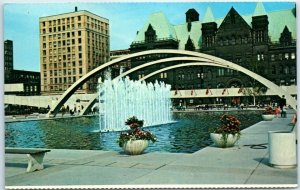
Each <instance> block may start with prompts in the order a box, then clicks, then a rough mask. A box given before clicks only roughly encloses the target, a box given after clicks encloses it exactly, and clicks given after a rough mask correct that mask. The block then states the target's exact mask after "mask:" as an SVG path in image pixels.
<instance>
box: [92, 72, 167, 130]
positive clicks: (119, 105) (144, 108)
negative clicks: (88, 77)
mask: <svg viewBox="0 0 300 190" xmlns="http://www.w3.org/2000/svg"><path fill="white" fill-rule="evenodd" d="M100 80H101V79H100ZM170 91H171V86H170V85H167V84H165V83H163V82H158V81H155V83H154V84H153V83H146V82H144V81H132V80H129V78H128V77H126V78H123V79H119V80H111V79H110V78H109V77H106V79H105V80H104V82H103V83H99V86H98V94H99V123H100V131H101V132H108V131H122V130H126V129H128V126H125V123H124V122H125V120H126V119H127V118H129V117H132V116H136V117H137V118H139V119H142V120H144V126H145V127H147V126H153V125H161V124H166V123H170V122H172V117H171V111H170V108H171V97H170V96H171V92H170Z"/></svg>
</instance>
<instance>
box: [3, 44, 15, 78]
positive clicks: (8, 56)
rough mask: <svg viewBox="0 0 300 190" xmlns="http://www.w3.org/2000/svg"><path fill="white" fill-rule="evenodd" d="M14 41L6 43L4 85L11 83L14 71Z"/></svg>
mask: <svg viewBox="0 0 300 190" xmlns="http://www.w3.org/2000/svg"><path fill="white" fill-rule="evenodd" d="M13 54H14V51H13V41H12V40H5V41H4V83H9V82H10V79H11V75H12V71H13V69H14V58H13Z"/></svg>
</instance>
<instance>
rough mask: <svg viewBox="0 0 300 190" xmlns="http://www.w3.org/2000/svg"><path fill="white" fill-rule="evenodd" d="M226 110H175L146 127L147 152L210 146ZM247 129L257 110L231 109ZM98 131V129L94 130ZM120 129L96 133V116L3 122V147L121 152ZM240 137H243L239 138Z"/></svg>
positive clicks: (257, 117)
mask: <svg viewBox="0 0 300 190" xmlns="http://www.w3.org/2000/svg"><path fill="white" fill-rule="evenodd" d="M224 113H228V112H177V113H173V119H174V120H176V121H178V122H176V123H172V124H165V125H159V126H154V127H148V128H147V130H149V131H151V132H152V133H154V134H155V135H156V136H157V138H158V141H157V142H156V143H150V145H149V147H148V148H147V149H146V152H155V151H160V152H174V153H175V152H176V153H193V152H195V151H198V150H200V149H202V148H203V147H206V146H208V145H210V144H211V143H212V142H211V140H210V138H209V128H212V127H215V126H218V125H219V123H220V121H219V118H220V116H221V115H222V114H224ZM228 114H229V115H233V116H236V117H237V118H238V119H240V121H241V123H242V124H241V128H242V129H244V128H247V127H249V126H251V125H253V124H255V123H257V122H259V121H261V120H262V119H261V113H260V112H258V111H250V110H249V111H248V110H246V111H243V110H239V111H230V112H229V113H228ZM96 131H97V132H96ZM119 134H120V132H108V133H100V132H99V119H98V117H97V116H92V117H80V118H64V119H55V120H39V121H26V122H13V123H5V146H9V147H28V148H50V149H85V150H114V151H120V152H121V151H122V149H121V148H120V147H119V146H118V143H117V142H116V141H117V139H118V137H119ZM241 138H242V137H241Z"/></svg>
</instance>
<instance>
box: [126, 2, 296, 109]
mask: <svg viewBox="0 0 300 190" xmlns="http://www.w3.org/2000/svg"><path fill="white" fill-rule="evenodd" d="M296 35H297V33H296V10H295V8H293V9H291V10H278V11H272V12H266V11H265V8H264V6H263V4H262V3H261V2H259V3H257V5H256V8H255V10H254V12H253V14H250V15H241V14H239V12H238V11H237V10H236V9H235V8H234V7H232V8H231V9H230V10H229V11H228V13H227V15H226V16H225V17H224V18H214V16H213V11H212V9H211V8H207V10H206V13H205V15H204V17H203V18H201V15H199V13H198V12H197V11H196V10H195V9H189V10H188V11H187V12H186V22H185V23H183V24H179V25H173V24H171V23H170V22H169V21H168V19H167V17H166V16H165V15H164V13H163V12H155V13H153V14H152V15H150V17H149V19H148V21H147V22H146V23H145V24H144V26H143V27H142V28H141V29H140V30H139V31H138V32H137V35H136V37H135V39H134V41H133V42H132V44H131V45H130V51H131V53H135V52H140V51H145V50H151V49H179V50H189V51H196V52H201V53H205V54H209V55H213V56H216V57H219V58H222V59H225V60H228V61H231V62H233V63H235V64H238V65H240V66H242V67H245V68H247V69H249V70H251V71H254V72H255V73H257V74H259V75H261V76H263V77H265V78H267V79H269V80H271V81H272V82H274V83H275V84H277V85H279V86H293V85H296V84H297V81H296V39H297V38H296ZM170 56H174V55H167V54H166V55H152V56H149V55H148V56H143V57H139V58H136V59H133V60H131V65H132V67H134V66H137V65H140V64H143V63H145V62H149V61H153V60H155V59H159V58H165V57H170ZM174 64H177V63H174V62H173V63H165V64H161V65H159V66H151V67H146V68H145V69H143V70H139V71H138V72H136V73H135V74H132V75H131V78H132V79H139V78H141V77H143V76H145V75H147V74H149V73H151V72H153V71H155V70H158V69H161V68H164V67H167V66H171V65H174ZM155 80H159V81H164V82H165V83H168V84H171V85H172V89H173V90H175V91H177V90H193V89H207V91H208V90H209V89H218V88H222V89H224V90H225V89H227V88H240V89H242V88H246V87H255V88H256V87H257V88H258V89H259V90H261V91H266V90H267V89H266V88H265V87H263V85H261V84H260V83H259V82H257V81H255V80H254V79H252V78H251V77H249V76H247V75H245V74H243V73H240V72H237V71H234V70H230V69H226V68H218V67H212V66H193V67H183V68H178V69H173V70H168V71H165V72H163V73H160V74H158V75H155V76H153V77H151V78H149V79H148V81H151V82H153V81H155ZM294 95H295V94H294ZM241 98H243V97H241ZM244 98H245V97H244ZM276 98H277V97H276V96H274V97H267V100H268V102H271V101H276ZM216 100H217V101H220V102H219V103H224V100H223V102H222V100H220V99H219V100H218V99H216V98H204V99H203V98H202V99H195V100H193V101H191V102H193V103H194V104H201V103H216ZM265 100H266V99H265ZM226 102H227V103H234V104H239V103H240V102H241V99H240V98H239V97H234V98H227V100H226ZM217 103H218V102H217Z"/></svg>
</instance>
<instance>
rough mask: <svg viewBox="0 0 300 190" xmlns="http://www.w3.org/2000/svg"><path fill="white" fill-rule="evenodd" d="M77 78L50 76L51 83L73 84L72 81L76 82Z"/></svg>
mask: <svg viewBox="0 0 300 190" xmlns="http://www.w3.org/2000/svg"><path fill="white" fill-rule="evenodd" d="M79 78H80V77H79ZM76 79H77V78H76V76H73V77H70V76H69V77H60V78H50V84H72V83H74V82H76Z"/></svg>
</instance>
